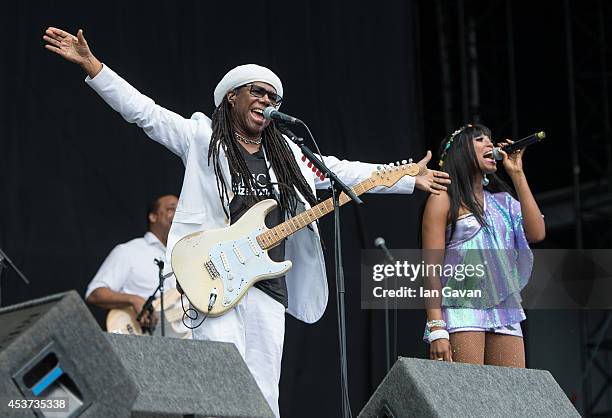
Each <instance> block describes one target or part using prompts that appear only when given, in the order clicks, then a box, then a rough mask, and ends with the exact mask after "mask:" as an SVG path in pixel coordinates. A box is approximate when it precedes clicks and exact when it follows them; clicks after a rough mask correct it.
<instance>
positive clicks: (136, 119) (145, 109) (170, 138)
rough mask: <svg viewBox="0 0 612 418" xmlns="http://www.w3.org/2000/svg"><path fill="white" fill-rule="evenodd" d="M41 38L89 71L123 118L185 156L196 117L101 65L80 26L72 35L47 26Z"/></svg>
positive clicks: (93, 84) (49, 47)
mask: <svg viewBox="0 0 612 418" xmlns="http://www.w3.org/2000/svg"><path fill="white" fill-rule="evenodd" d="M43 39H44V40H45V42H46V45H45V48H46V49H47V50H49V51H51V52H54V53H56V54H57V55H59V56H61V57H62V58H64V59H66V60H67V61H69V62H72V63H75V64H77V65H79V66H80V67H81V68H82V69H83V71H85V72H86V73H87V75H88V77H87V79H86V81H87V83H88V84H89V85H90V86H91V87H92V88H93V89H94V90H95V91H96V92H97V93H98V94H99V95H100V96H101V97H102V98H103V99H104V101H106V103H108V105H109V106H111V107H112V108H113V109H114V110H115V111H117V112H119V113H120V114H121V116H123V118H124V119H125V120H126V121H128V122H130V123H135V124H137V125H138V126H139V127H140V128H142V129H143V130H144V131H145V133H146V134H147V135H148V136H149V137H150V138H152V139H154V140H155V141H157V142H159V143H160V144H162V145H164V146H165V147H167V148H168V149H170V150H171V151H172V152H174V153H175V154H177V155H179V156H181V157H182V158H184V156H185V154H186V152H187V150H188V148H189V144H190V142H191V140H192V139H193V138H194V137H195V132H196V128H197V122H196V120H192V119H185V118H184V117H182V116H180V115H178V114H176V113H174V112H172V111H170V110H168V109H165V108H163V107H161V106H159V105H157V104H155V102H154V101H153V100H151V99H150V98H149V97H147V96H145V95H144V94H141V93H140V92H139V91H138V90H136V89H135V88H134V87H132V86H131V85H130V84H129V83H128V82H127V81H125V80H124V79H123V78H121V77H119V76H118V75H117V74H116V73H115V72H114V71H112V70H111V69H110V68H108V67H107V66H105V65H103V64H102V63H101V62H100V61H99V60H98V59H97V58H96V57H95V56H94V54H93V53H92V52H91V49H90V47H89V45H88V44H87V41H86V40H85V37H84V36H83V30H82V29H79V30H78V32H77V35H76V36H74V35H72V34H70V33H68V32H66V31H64V30H62V29H58V28H54V27H50V28H48V29H47V30H46V31H45V34H44V36H43Z"/></svg>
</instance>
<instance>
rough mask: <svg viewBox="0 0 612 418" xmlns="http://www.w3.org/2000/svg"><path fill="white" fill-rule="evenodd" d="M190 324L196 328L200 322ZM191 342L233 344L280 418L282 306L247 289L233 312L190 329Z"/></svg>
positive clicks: (282, 337) (195, 321)
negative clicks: (206, 341) (191, 331)
mask: <svg viewBox="0 0 612 418" xmlns="http://www.w3.org/2000/svg"><path fill="white" fill-rule="evenodd" d="M201 318H202V313H201V312H200V313H199V315H198V319H195V320H193V321H192V324H193V325H192V326H195V325H197V324H198V323H199V322H200V321H201V320H202V319H201ZM193 339H194V340H208V341H221V342H227V343H234V344H235V345H236V348H237V349H238V351H239V352H240V355H241V356H242V358H243V359H244V361H245V362H246V364H247V367H248V368H249V370H250V372H251V374H252V375H253V377H254V378H255V381H256V382H257V385H258V386H259V389H260V390H261V392H262V393H263V395H264V397H265V398H266V401H267V402H268V404H269V405H270V408H272V411H273V412H274V415H276V416H277V417H280V412H279V408H278V385H279V382H280V374H281V360H282V356H283V343H284V340H285V307H284V306H283V305H282V304H281V303H279V302H277V301H275V300H274V299H272V298H271V297H270V296H268V295H266V294H265V293H264V292H262V291H261V290H259V289H257V288H254V287H252V288H250V289H249V290H248V292H247V293H246V295H244V297H243V298H242V300H241V301H240V303H239V304H238V305H236V307H235V308H234V309H232V310H231V311H229V312H227V313H225V314H224V315H222V316H218V317H215V318H211V317H209V318H207V319H206V320H205V321H204V323H203V324H202V325H201V326H199V327H197V328H195V329H194V330H193Z"/></svg>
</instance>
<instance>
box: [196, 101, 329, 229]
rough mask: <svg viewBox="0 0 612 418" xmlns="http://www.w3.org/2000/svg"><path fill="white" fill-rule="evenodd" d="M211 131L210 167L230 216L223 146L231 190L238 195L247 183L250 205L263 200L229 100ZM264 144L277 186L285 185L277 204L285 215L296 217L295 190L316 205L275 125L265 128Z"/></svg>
mask: <svg viewBox="0 0 612 418" xmlns="http://www.w3.org/2000/svg"><path fill="white" fill-rule="evenodd" d="M212 128H213V132H212V137H211V140H210V147H209V150H208V164H210V162H211V160H212V163H213V167H214V170H215V175H216V176H217V190H218V191H219V196H220V198H221V204H222V205H223V211H224V212H225V215H226V216H227V217H229V214H228V212H227V209H226V207H225V204H224V202H225V201H226V199H227V197H228V192H227V184H226V181H225V178H224V177H223V174H222V172H221V167H220V165H219V152H220V150H221V147H222V146H223V150H224V151H225V155H226V157H227V161H228V162H229V169H230V173H231V175H232V191H233V192H234V193H236V192H237V191H238V187H239V186H240V185H241V184H244V186H245V189H246V196H245V199H246V201H247V204H248V205H249V206H251V205H253V204H255V203H256V202H258V201H259V200H261V198H260V197H259V196H257V193H256V192H255V191H256V189H257V188H258V187H259V186H258V185H257V182H256V181H255V179H254V178H253V176H252V175H251V172H250V171H249V167H248V166H247V163H246V161H245V159H244V157H243V156H242V154H241V153H240V149H239V148H238V147H239V146H240V145H239V144H238V143H237V141H236V140H235V138H234V129H233V124H232V112H231V108H230V104H229V102H228V100H227V97H225V98H224V99H223V101H222V102H221V104H220V105H219V106H218V107H217V108H216V109H215V111H214V113H213V115H212ZM262 144H263V146H264V147H265V150H266V155H267V156H268V159H269V161H270V163H271V165H272V170H274V173H275V174H276V178H277V180H278V184H279V186H282V187H279V191H280V196H279V200H280V201H279V202H278V203H279V206H280V210H281V213H282V214H283V216H284V217H285V218H287V217H290V216H295V212H296V207H297V203H298V197H297V193H296V192H295V189H297V190H298V191H299V192H300V194H301V195H302V196H304V198H305V199H306V200H307V201H308V203H309V204H310V205H311V206H314V205H316V203H317V198H316V197H315V195H314V194H313V193H312V190H311V189H310V186H309V185H308V183H307V182H306V179H305V178H304V176H303V175H302V173H301V172H300V168H299V167H298V165H297V162H296V161H295V157H294V156H293V152H292V151H291V148H289V145H288V144H287V142H286V141H285V139H284V138H283V136H282V135H281V133H280V131H279V130H278V129H277V128H276V126H275V125H274V123H270V124H269V125H268V127H267V128H266V129H264V131H263V134H262ZM294 187H295V188H294ZM227 200H229V199H227Z"/></svg>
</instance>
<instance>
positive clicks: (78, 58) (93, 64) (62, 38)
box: [43, 27, 102, 78]
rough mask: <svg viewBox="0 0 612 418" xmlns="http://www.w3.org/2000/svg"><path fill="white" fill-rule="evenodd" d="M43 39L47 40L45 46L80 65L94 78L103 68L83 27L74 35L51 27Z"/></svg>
mask: <svg viewBox="0 0 612 418" xmlns="http://www.w3.org/2000/svg"><path fill="white" fill-rule="evenodd" d="M43 39H44V40H45V41H46V42H47V44H46V45H45V48H47V49H48V50H49V51H51V52H55V53H56V54H57V55H59V56H60V57H62V58H64V59H65V60H67V61H70V62H72V63H75V64H77V65H79V66H80V67H81V68H82V69H83V71H85V72H86V73H87V75H88V76H89V77H91V78H94V77H95V76H96V75H97V74H98V73H99V72H100V70H102V63H100V61H98V59H97V58H96V57H95V56H94V54H93V53H92V52H91V49H89V45H87V41H86V40H85V37H84V36H83V29H79V30H78V31H77V36H74V35H71V34H70V33H68V32H66V31H64V30H62V29H58V28H54V27H49V28H47V30H46V31H45V35H44V36H43Z"/></svg>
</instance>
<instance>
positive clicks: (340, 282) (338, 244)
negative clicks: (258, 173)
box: [281, 121, 363, 418]
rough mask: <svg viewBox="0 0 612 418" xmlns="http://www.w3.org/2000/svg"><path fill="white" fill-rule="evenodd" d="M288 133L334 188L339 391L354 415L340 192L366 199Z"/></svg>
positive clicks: (348, 413) (344, 409)
mask: <svg viewBox="0 0 612 418" xmlns="http://www.w3.org/2000/svg"><path fill="white" fill-rule="evenodd" d="M299 123H300V124H301V125H302V126H304V127H305V128H306V130H307V131H308V134H309V135H310V137H311V139H312V140H313V142H314V143H315V145H316V141H315V140H314V138H313V136H312V133H311V132H310V129H308V126H306V124H305V123H303V122H301V121H300V122H299ZM281 130H282V131H284V132H285V133H286V134H287V136H288V137H289V138H290V139H291V140H292V141H293V142H295V143H296V144H297V145H298V146H299V147H300V149H301V150H302V153H303V154H304V156H305V157H306V158H308V160H309V161H310V162H311V163H312V165H313V166H314V167H315V168H316V169H317V170H319V171H320V172H321V173H322V174H323V175H324V176H325V177H327V178H328V179H329V181H330V183H331V184H330V189H331V192H332V200H333V202H334V255H335V273H336V292H337V295H336V298H337V303H338V306H337V310H338V313H337V314H338V340H339V341H338V342H339V346H340V391H341V396H342V416H343V417H345V418H348V417H351V405H350V400H349V390H348V372H347V369H348V367H347V350H346V315H345V312H346V307H345V301H344V294H345V287H344V268H343V264H342V240H341V234H340V232H341V231H340V194H341V193H342V192H344V193H346V195H347V196H349V197H350V198H351V199H352V200H353V201H354V202H355V203H357V204H362V203H363V201H362V200H361V199H359V197H358V196H357V195H356V194H355V192H353V190H352V189H351V188H349V187H348V186H347V185H346V184H344V182H342V180H340V179H339V178H338V176H336V174H335V173H334V172H333V171H331V170H330V169H329V168H328V167H327V166H326V165H325V163H323V161H322V159H321V158H319V157H318V156H317V155H315V154H314V153H313V152H312V151H311V150H310V149H309V148H308V147H307V146H306V145H304V139H303V138H300V137H298V136H297V135H295V134H294V133H293V132H291V130H289V129H288V128H286V127H281Z"/></svg>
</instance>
